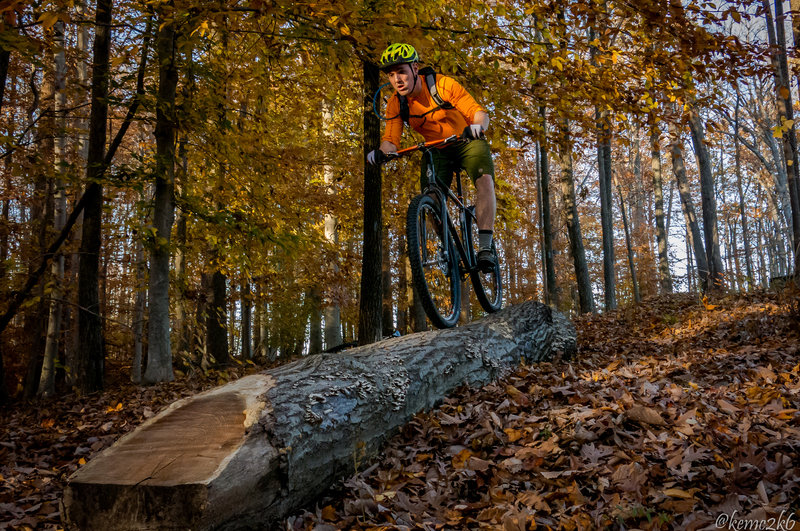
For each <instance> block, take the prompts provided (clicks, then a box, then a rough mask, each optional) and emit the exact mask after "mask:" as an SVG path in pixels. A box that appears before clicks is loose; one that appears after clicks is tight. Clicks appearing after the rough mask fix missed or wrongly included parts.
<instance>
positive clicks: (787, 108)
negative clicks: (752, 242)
mask: <svg viewBox="0 0 800 531" xmlns="http://www.w3.org/2000/svg"><path fill="white" fill-rule="evenodd" d="M761 4H762V7H763V8H764V16H765V17H766V23H767V38H768V40H769V44H770V47H771V49H772V50H771V54H770V55H771V58H772V66H773V69H774V72H775V103H776V106H777V108H778V126H780V127H781V130H782V134H781V139H782V143H783V158H784V163H785V165H786V176H787V182H788V186H789V201H790V203H791V206H792V234H793V239H792V254H793V256H794V274H795V275H798V274H800V252H798V251H800V190H798V181H800V159H798V156H797V134H796V128H795V126H794V112H793V110H792V91H791V88H790V85H789V67H788V64H787V58H786V37H785V32H784V27H783V25H784V15H783V0H775V21H776V22H777V24H773V21H772V11H770V7H769V1H768V0H762V2H761Z"/></svg>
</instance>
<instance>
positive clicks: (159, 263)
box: [142, 2, 178, 384]
mask: <svg viewBox="0 0 800 531" xmlns="http://www.w3.org/2000/svg"><path fill="white" fill-rule="evenodd" d="M173 5H174V4H173V3H172V2H168V3H166V4H162V5H161V7H160V8H159V10H158V19H159V20H158V37H157V43H156V48H157V50H158V64H159V74H158V96H157V99H156V127H155V137H156V174H155V196H154V199H153V204H154V207H153V227H154V228H155V241H153V242H151V251H150V285H149V289H148V309H149V312H148V313H149V318H148V323H147V332H148V334H147V336H148V340H147V367H146V368H145V371H144V377H143V379H142V381H143V382H144V383H146V384H153V383H156V382H169V381H172V379H173V378H174V375H173V372H172V346H171V342H170V314H169V301H170V297H169V280H170V279H169V273H170V271H169V266H170V240H171V238H172V224H173V222H174V221H175V140H176V130H177V123H176V116H175V95H176V90H177V85H178V68H177V64H176V61H175V38H176V32H175V24H176V22H175V19H174V17H175V13H174V7H173Z"/></svg>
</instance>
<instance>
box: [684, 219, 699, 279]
mask: <svg viewBox="0 0 800 531" xmlns="http://www.w3.org/2000/svg"><path fill="white" fill-rule="evenodd" d="M685 234H686V284H687V285H688V289H689V293H694V292H695V291H696V290H697V287H696V285H695V284H696V282H695V281H696V280H697V278H696V276H695V274H694V263H693V262H692V249H694V238H693V237H692V231H691V230H689V220H686V228H685Z"/></svg>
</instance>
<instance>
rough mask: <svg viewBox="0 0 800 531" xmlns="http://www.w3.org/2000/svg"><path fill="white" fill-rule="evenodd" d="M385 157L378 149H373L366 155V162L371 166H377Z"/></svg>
mask: <svg viewBox="0 0 800 531" xmlns="http://www.w3.org/2000/svg"><path fill="white" fill-rule="evenodd" d="M385 156H386V155H384V154H383V151H381V150H380V149H373V150H372V151H370V152H369V153H367V162H369V163H370V165H372V166H377V165H379V164H380V163H381V162H382V161H383V159H384V158H385Z"/></svg>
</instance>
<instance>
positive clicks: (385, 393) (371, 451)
mask: <svg viewBox="0 0 800 531" xmlns="http://www.w3.org/2000/svg"><path fill="white" fill-rule="evenodd" d="M555 351H562V352H564V353H565V355H569V354H571V353H573V352H574V351H575V329H574V327H573V326H572V324H571V323H570V322H569V321H568V320H567V319H566V318H565V317H564V316H563V315H561V314H558V313H557V312H554V311H551V310H550V309H549V308H548V307H546V306H544V305H542V304H539V303H536V302H532V301H531V302H526V303H524V304H520V305H516V306H511V307H509V308H506V309H504V310H502V311H500V312H498V313H496V314H492V315H490V316H488V317H486V318H485V319H482V320H480V321H476V322H473V323H469V324H467V325H465V326H462V327H459V328H454V329H448V330H438V331H432V332H428V333H425V334H415V335H410V336H405V337H400V338H394V339H390V340H388V341H383V342H381V343H379V344H377V345H374V346H365V347H361V348H358V349H354V350H351V351H348V352H346V353H338V354H321V355H318V356H311V357H309V358H306V359H302V360H299V361H296V362H294V363H290V364H287V365H283V366H281V367H278V368H275V369H272V370H269V371H266V372H264V373H261V374H258V375H252V376H248V377H246V378H242V379H240V380H238V381H236V382H232V383H230V384H228V385H226V386H223V387H219V388H217V389H214V390H212V391H209V392H206V393H202V394H200V395H197V396H194V397H191V398H188V399H184V400H181V401H179V402H176V403H174V404H172V405H171V406H170V407H169V408H168V409H167V410H165V411H164V412H162V413H160V414H159V415H157V416H156V417H154V418H152V419H150V420H148V421H147V422H145V423H144V424H143V425H142V426H141V427H139V428H138V429H137V430H135V431H134V432H132V433H130V434H128V435H126V436H125V437H123V438H122V439H120V441H118V442H117V443H116V444H115V445H114V446H112V447H111V448H109V449H108V450H106V451H105V452H104V453H102V454H101V455H99V456H97V457H95V458H94V459H92V460H91V461H90V462H89V463H88V464H87V465H85V466H84V467H81V469H80V470H79V471H78V472H77V473H75V474H74V475H73V476H72V477H71V478H70V482H69V485H68V486H67V488H66V490H65V493H64V509H65V512H64V518H65V522H66V524H67V526H68V527H74V528H81V529H88V528H94V529H108V528H114V529H119V530H124V529H142V528H149V527H155V526H157V527H161V528H169V527H180V528H190V529H210V528H225V529H233V528H248V527H252V528H273V527H277V524H278V522H279V521H280V519H282V518H284V517H285V516H287V515H288V514H290V513H291V512H292V511H295V510H297V509H298V508H299V507H302V506H304V505H306V504H308V503H310V502H311V501H313V500H314V499H317V498H318V497H319V495H320V493H322V492H324V491H325V490H326V489H327V488H328V487H329V486H330V485H331V484H332V483H333V482H334V481H336V480H337V479H339V478H340V477H342V476H347V475H349V474H352V471H353V459H354V456H359V457H361V456H363V457H364V458H365V459H367V458H368V459H371V458H373V457H374V456H375V455H376V454H377V451H378V450H379V448H380V445H381V444H382V443H383V442H384V441H385V440H386V438H387V437H388V436H390V435H391V434H392V433H394V432H396V431H397V430H398V429H399V428H400V427H401V426H402V425H403V424H404V423H406V422H407V421H408V420H410V419H411V418H412V417H413V415H415V414H416V413H417V412H419V411H423V410H427V409H430V408H432V407H433V406H434V405H435V404H436V403H439V402H441V400H442V398H443V397H444V396H446V395H447V394H448V393H449V392H451V391H452V390H453V389H454V388H456V387H458V386H460V385H463V384H464V383H467V384H469V385H473V386H475V385H481V384H485V383H487V382H489V381H491V380H494V379H496V378H498V377H501V376H503V375H505V374H507V373H509V372H511V371H512V370H513V369H514V368H516V367H517V366H518V364H519V361H520V359H521V358H524V359H526V360H528V361H539V360H544V359H549V358H550V357H551V355H552V354H553V353H554V352H555ZM332 377H334V378H335V380H336V381H335V382H332V381H331V378H332ZM204 418H213V419H214V422H210V423H209V422H205V421H204V420H203V419H204ZM189 448H191V449H192V450H191V451H187V449H189ZM135 500H147V503H142V502H141V501H139V502H136V501H135Z"/></svg>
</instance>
